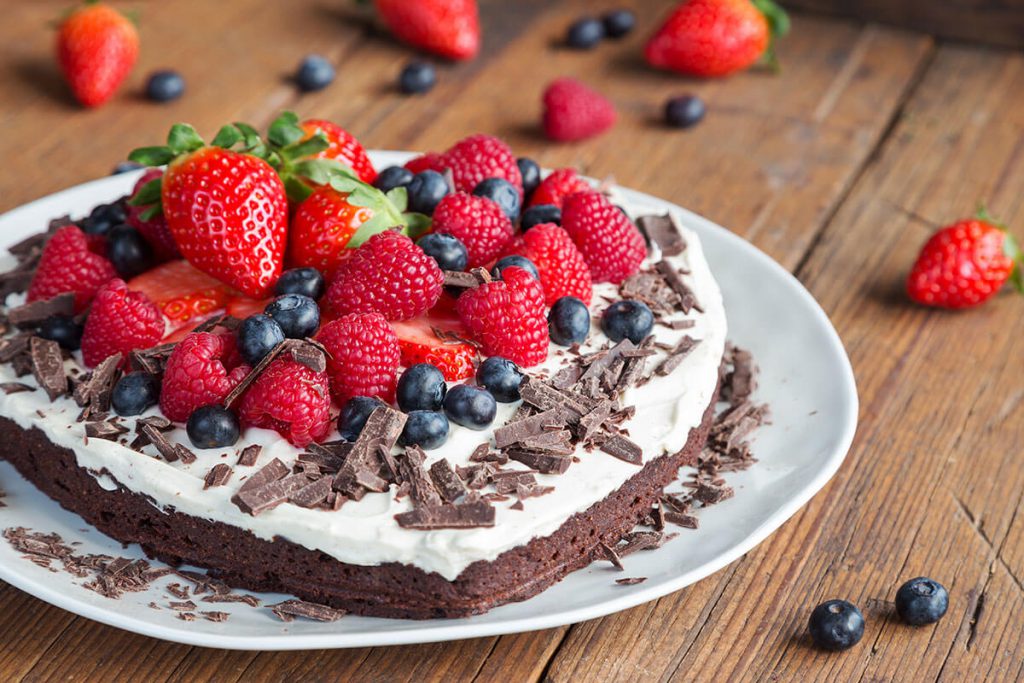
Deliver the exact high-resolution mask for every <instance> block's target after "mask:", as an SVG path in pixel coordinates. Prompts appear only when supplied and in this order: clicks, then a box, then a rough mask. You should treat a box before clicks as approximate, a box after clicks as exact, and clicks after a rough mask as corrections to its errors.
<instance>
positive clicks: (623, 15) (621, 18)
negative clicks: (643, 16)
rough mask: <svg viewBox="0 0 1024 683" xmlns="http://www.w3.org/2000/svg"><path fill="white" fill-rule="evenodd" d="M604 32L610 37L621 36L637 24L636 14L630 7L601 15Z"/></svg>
mask: <svg viewBox="0 0 1024 683" xmlns="http://www.w3.org/2000/svg"><path fill="white" fill-rule="evenodd" d="M601 23H603V24H604V34H605V35H606V36H608V37H609V38H621V37H622V36H624V35H626V34H627V33H629V32H630V31H632V30H633V27H634V26H636V15H635V14H633V13H632V12H631V11H629V10H628V9H617V10H612V11H610V12H605V13H604V14H602V15H601Z"/></svg>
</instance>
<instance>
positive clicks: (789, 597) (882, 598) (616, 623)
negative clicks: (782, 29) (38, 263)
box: [0, 0, 1024, 681]
mask: <svg viewBox="0 0 1024 683" xmlns="http://www.w3.org/2000/svg"><path fill="white" fill-rule="evenodd" d="M481 4H482V17H483V23H484V27H485V35H486V36H487V39H486V41H485V49H484V53H483V54H482V55H481V57H480V58H479V59H478V60H476V61H474V62H472V63H469V64H458V65H444V66H442V67H441V69H440V76H441V78H440V83H439V85H438V87H437V88H435V89H434V90H433V91H432V92H431V93H429V94H427V95H425V96H422V97H416V98H405V97H401V96H399V95H398V94H397V93H396V92H395V91H394V88H393V82H394V78H395V76H396V74H397V72H398V70H399V69H400V68H401V66H402V65H403V64H404V63H405V62H406V61H407V60H408V59H409V58H410V52H409V51H408V50H406V49H405V48H403V47H401V46H398V45H396V44H394V43H393V42H391V41H390V40H387V39H383V38H381V37H380V35H379V34H378V33H377V32H375V31H374V30H372V29H370V28H369V27H368V26H367V24H365V23H364V22H363V20H362V19H361V18H359V15H356V14H353V12H352V10H348V9H344V7H345V6H344V5H343V4H342V3H326V2H301V3H299V2H295V3H263V2H257V1H256V0H239V1H235V2H231V3H206V2H202V0H178V1H177V2H175V3H147V4H146V5H145V8H144V13H143V22H142V28H141V31H142V36H143V41H144V49H143V56H142V61H141V64H140V67H139V68H138V69H137V70H136V71H135V73H134V74H133V76H132V77H131V81H130V87H129V88H127V89H126V92H125V94H124V95H122V96H121V97H119V98H118V99H117V100H115V101H114V102H112V103H111V104H110V105H109V106H107V107H104V108H103V109H100V110H97V111H81V110H78V109H76V108H75V107H74V106H73V104H71V102H70V100H69V98H68V96H67V95H66V94H65V91H64V89H63V87H62V85H61V84H60V82H59V79H58V78H57V76H56V74H55V71H54V70H53V66H52V63H51V62H50V60H49V39H50V37H49V34H47V33H46V32H45V31H44V30H42V28H41V27H43V26H44V25H45V22H46V21H47V20H49V19H50V18H51V17H52V16H54V15H55V14H57V13H58V11H59V10H60V8H62V7H63V3H60V2H58V1H57V0H52V1H51V0H47V1H46V2H37V3H24V7H19V10H18V11H17V12H15V13H13V14H12V15H10V17H9V20H8V21H6V22H5V23H3V24H0V63H3V64H5V65H10V66H11V67H12V68H10V69H5V70H0V92H2V93H4V96H3V99H2V100H0V123H3V130H4V131H5V132H4V134H3V135H2V136H0V155H3V158H5V160H6V164H7V166H6V168H5V172H4V174H3V175H2V176H0V210H6V209H8V208H11V207H13V206H16V205H18V204H20V203H22V202H24V201H27V200H29V199H33V198H35V197H38V196H41V195H43V194H46V193H49V192H52V191H56V190H58V189H61V188H63V187H66V186H68V185H72V184H75V183H78V182H81V181H83V180H86V179H88V178H91V177H96V176H100V175H103V174H105V173H106V172H107V171H108V169H109V168H110V166H112V165H113V163H114V162H115V161H116V160H117V159H119V158H121V157H122V156H123V155H124V153H126V152H127V150H128V149H130V148H131V147H134V146H137V145H140V144H149V143H152V142H154V141H157V140H159V139H161V138H162V136H163V135H164V134H165V132H166V129H167V127H168V126H169V125H170V123H172V122H174V121H176V120H179V119H186V120H189V121H191V122H192V123H194V124H196V125H197V127H199V129H200V130H201V131H202V132H203V133H205V134H207V135H211V134H212V133H213V131H214V130H215V129H216V127H217V126H218V125H219V124H220V123H221V122H223V121H227V120H238V119H246V120H252V121H253V122H254V123H256V124H260V125H262V124H265V123H266V122H268V121H269V120H270V119H271V118H272V117H273V115H274V114H275V113H276V112H277V111H278V110H280V109H281V108H284V107H290V108H294V109H295V110H296V111H297V112H298V113H299V114H300V115H314V114H315V115H317V116H322V117H325V118H331V119H334V120H337V121H338V122H340V123H342V124H343V125H344V126H346V127H347V128H349V129H350V130H352V131H353V132H354V133H355V134H356V135H358V136H359V137H360V138H361V139H362V140H363V141H364V142H365V143H366V144H367V146H369V147H380V148H393V149H394V148H399V149H421V150H427V149H443V148H444V147H446V146H447V145H449V144H450V143H451V142H453V141H454V140H456V139H457V138H459V137H462V136H463V135H465V134H468V133H471V132H477V131H483V132H490V133H495V134H498V135H501V136H503V137H505V138H506V139H508V141H509V142H510V143H511V144H512V145H513V147H514V148H515V149H516V150H517V152H519V153H521V154H528V155H530V156H533V157H534V158H536V159H537V160H538V161H540V162H541V163H542V164H544V165H546V166H549V167H554V166H559V165H567V164H574V165H579V166H580V167H581V168H583V169H584V170H585V171H586V172H588V173H591V174H593V175H596V176H599V177H603V176H607V175H611V174H614V175H615V176H616V177H617V178H618V179H619V180H620V181H621V182H623V183H624V184H626V185H629V186H632V187H636V188H638V189H642V190H644V191H647V192H650V193H651V194H655V195H658V196H662V197H665V198H666V199H669V200H671V201H675V202H678V203H680V204H682V205H684V206H687V207H688V208H691V209H694V210H696V211H698V212H700V213H703V214H705V215H707V216H708V217H710V218H712V219H713V220H716V221H718V222H720V223H722V224H724V225H727V226H729V227H730V228H731V229H733V230H735V231H736V232H737V233H739V234H741V235H743V236H744V237H746V238H747V239H750V240H751V241H753V242H754V243H755V244H757V245H758V246H760V247H761V248H762V249H765V250H766V251H767V252H768V253H769V254H771V255H772V256H773V257H774V258H776V259H777V260H779V261H780V262H781V263H783V265H785V266H786V267H788V268H790V269H793V270H795V271H796V272H797V274H798V275H799V277H800V278H801V279H802V280H803V281H804V282H805V283H806V284H807V285H808V287H809V288H810V289H811V290H812V292H813V293H814V294H815V296H817V297H818V298H819V300H820V301H821V302H822V304H823V305H824V306H825V308H826V310H827V311H828V312H829V314H830V315H831V316H832V318H833V320H834V322H835V324H836V326H837V328H838V329H839V332H840V334H841V336H842V338H843V339H844V341H845V343H846V345H847V348H848V350H849V352H850V354H851V357H852V359H853V362H854V365H855V370H856V374H857V380H858V384H859V389H860V392H861V399H862V406H863V407H862V416H861V427H860V431H859V434H858V437H857V441H856V444H855V447H854V450H853V452H852V453H851V456H850V459H849V460H848V462H847V463H846V464H845V465H844V467H843V469H842V470H841V472H840V473H839V475H837V477H836V479H835V480H834V481H833V482H832V484H830V486H829V487H828V488H827V489H826V490H825V491H824V492H823V493H822V494H820V495H818V496H817V497H815V498H814V499H813V500H812V501H811V503H810V504H809V505H808V506H807V507H805V508H804V509H803V510H802V511H801V512H800V513H799V514H797V515H796V516H795V517H794V518H793V519H792V520H791V521H790V522H788V523H787V524H786V525H784V526H783V527H782V528H781V529H780V530H779V531H778V532H776V534H775V535H773V536H772V537H771V538H770V539H769V540H768V541H767V542H765V543H764V544H762V545H761V546H759V547H758V548H757V549H756V550H754V551H753V552H751V553H750V554H748V555H747V556H746V557H744V558H743V559H741V560H740V561H738V562H736V563H734V564H733V565H731V566H729V567H727V568H726V569H724V570H722V571H721V572H719V573H718V574H716V575H714V576H712V577H710V578H708V579H706V580H704V581H702V582H700V583H698V584H696V585H694V586H692V587H690V588H688V589H686V590H684V591H681V592H679V593H676V594H673V595H669V596H666V597H664V598H662V599H660V600H657V601H655V602H653V603H650V604H647V605H642V606H639V607H637V608H634V609H632V610H628V611H626V612H622V613H619V614H616V615H612V616H609V617H606V618H603V619H598V620H593V621H590V622H586V623H583V624H578V625H575V626H572V627H562V628H557V629H551V630H547V631H539V632H534V633H525V634H517V635H513V636H503V637H492V638H481V639H475V640H468V641H459V642H452V643H446V644H431V645H421V646H410V647H401V648H365V649H356V650H348V651H331V652H318V653H315V655H314V656H309V655H302V654H298V653H258V652H222V651H216V650H209V649H203V648H191V647H187V646H180V645H173V644H169V643H163V642H160V641H156V640H152V639H148V638H145V637H142V636H136V635H132V634H128V633H125V632H122V631H118V630H116V629H112V628H109V627H105V626H101V625H98V624H95V623H93V622H89V621H87V620H84V619H80V618H77V617H73V616H72V615H70V614H68V613H66V612H63V611H61V610H59V609H56V608H53V607H49V606H47V605H45V604H43V603H41V602H39V601H37V600H35V599H34V598H31V597H29V596H28V595H26V594H24V593H21V592H19V591H17V590H15V589H13V588H11V587H10V586H6V585H3V584H0V645H2V648H0V680H5V681H6V680H11V681H18V680H52V679H61V680H96V679H106V680H124V679H132V680H147V681H150V680H151V681H191V680H205V679H210V680H213V679H215V680H218V681H220V680H223V681H250V680H265V681H275V680H297V681H305V680H324V679H335V680H352V681H361V680H406V681H420V680H445V681H449V680H478V681H533V680H541V679H545V680H552V681H562V680H565V681H569V680H573V679H575V680H667V679H678V680H766V679H772V678H774V679H778V680H928V679H943V680H951V681H958V680H968V679H971V678H980V677H981V676H982V674H983V673H984V674H987V676H988V677H989V678H990V679H992V680H997V679H998V680H1010V679H1013V678H1019V677H1020V676H1021V675H1022V671H1021V665H1022V660H1024V657H1022V654H1021V653H1022V652H1024V643H1022V642H1021V639H1022V638H1024V630H1022V629H1021V626H1022V623H1024V620H1022V618H1021V616H1020V615H1021V614H1022V613H1024V605H1022V604H1021V602H1022V600H1024V582H1022V581H1024V512H1022V509H1021V508H1022V504H1024V494H1022V491H1024V470H1022V469H1021V468H1020V467H1019V466H1017V465H1016V460H1017V458H1018V450H1019V444H1020V443H1021V442H1022V441H1024V439H1022V437H1024V434H1022V431H1024V427H1022V425H1024V421H1022V419H1021V418H1022V416H1024V407H1022V406H1024V389H1021V388H1020V384H1019V380H1018V378H1019V372H1014V371H1011V370H1007V368H1016V367H1018V366H1019V362H1020V358H1021V357H1022V351H1024V349H1022V345H1024V341H1022V339H1024V335H1022V334H1021V332H1022V331H1024V329H1022V326H1024V322H1022V320H1024V319H1022V317H1021V316H1020V313H1019V311H1020V308H1019V306H1020V304H1019V302H1017V301H1014V300H1013V299H1012V297H1009V296H1004V297H1000V298H999V299H998V300H997V301H996V302H994V303H993V304H992V305H990V306H987V307H985V308H983V309H981V310H979V311H975V312H970V313H966V314H962V315H942V314H935V313H928V312H925V311H921V310H919V309H916V308H913V307H910V306H908V305H906V304H905V303H904V299H903V297H902V295H901V293H900V287H901V281H902V278H903V277H904V274H905V272H906V269H907V267H908V265H909V263H910V261H911V260H912V258H913V255H914V253H915V251H916V249H917V248H918V247H919V246H920V243H921V242H922V241H923V240H924V239H925V237H926V236H927V235H928V234H929V232H930V231H931V230H932V229H933V227H934V225H935V224H938V223H940V222H942V221H945V220H948V219H950V218H952V217H958V216H960V215H962V214H965V213H969V211H970V210H971V208H972V207H973V205H974V203H975V200H977V199H979V198H985V199H987V200H988V202H989V205H990V206H991V207H992V209H993V211H995V212H997V213H998V214H999V215H1001V216H1003V217H1004V218H1005V219H1006V220H1008V221H1011V224H1012V222H1013V221H1014V220H1017V221H1020V220H1024V206H1022V199H1021V195H1020V191H1019V190H1020V188H1021V186H1022V182H1024V155H1022V149H1024V146H1022V144H1021V143H1020V140H1019V131H1020V129H1021V128H1022V127H1024V113H1022V108H1021V107H1020V104H1019V102H1018V100H1019V99H1020V95H1019V94H1018V93H1020V92H1022V87H1021V86H1022V85H1024V60H1022V58H1021V57H1020V56H1016V55H1010V54H1003V53H998V52H992V51H988V50H984V49H975V48H965V47H949V46H945V47H941V48H939V49H936V48H935V47H934V45H933V41H932V39H931V38H929V37H928V36H926V35H923V34H914V33H908V32H904V31H900V30H894V29H888V28H881V27H878V26H874V25H868V26H861V25H857V24H854V23H851V22H845V21H840V20H829V19H820V18H812V17H807V16H802V15H800V16H797V17H796V18H795V19H796V20H795V23H794V31H793V33H792V35H791V36H790V38H788V39H787V40H786V41H785V42H784V43H783V44H782V45H781V58H782V60H783V63H784V64H785V68H784V70H783V71H782V73H781V74H780V75H777V76H773V75H769V74H765V73H758V72H751V73H747V74H742V75H739V76H737V77H734V78H730V79H727V80H723V81H714V82H696V81H690V80H685V79H679V78H677V77H675V76H671V75H668V74H662V73H656V72H652V71H650V70H648V69H646V68H645V67H644V66H643V65H642V63H640V62H639V60H638V59H637V57H636V55H637V53H638V50H639V47H640V45H641V44H642V43H643V40H644V38H645V35H646V34H647V33H649V31H650V30H652V29H653V27H654V25H655V24H656V22H657V20H658V18H659V16H660V13H661V11H662V10H663V9H664V8H667V7H668V6H669V5H670V4H671V3H670V2H668V1H667V0H666V1H665V2H658V3H657V6H655V3H654V2H648V1H644V0H626V1H624V2H619V3H617V4H619V5H624V6H632V7H634V8H636V9H638V10H641V11H639V12H638V14H639V19H640V26H639V28H638V30H637V31H636V32H634V33H633V34H632V35H631V36H629V37H628V38H626V39H625V40H623V41H621V42H615V43H608V44H605V45H602V46H601V47H600V48H599V49H598V50H596V51H594V52H588V53H579V52H572V51H567V50H564V49H560V48H558V47H557V42H558V40H559V38H560V37H561V35H562V34H563V32H564V30H565V27H566V25H567V23H568V22H569V21H570V20H571V19H573V18H575V17H577V16H578V15H580V14H581V13H583V12H584V11H587V10H588V9H590V11H593V10H592V6H591V3H589V2H584V1H583V0H577V1H575V2H560V3H549V2H544V1H543V0H529V2H516V3H509V2H502V1H501V0H489V1H487V2H483V3H481ZM182 16H186V17H188V18H189V20H188V23H189V25H190V27H191V29H190V30H189V31H186V32H174V33H173V34H172V33H170V32H167V31H164V30H161V27H162V26H166V25H168V23H169V22H170V21H171V20H172V18H175V17H182ZM313 51H318V52H322V53H324V54H326V55H328V56H329V57H330V58H332V59H333V60H334V61H336V62H337V63H338V65H339V81H338V82H337V83H336V84H335V85H334V86H332V87H331V88H328V89H327V90H325V91H322V92H320V93H316V94H312V95H307V96H302V97H300V96H298V95H297V93H296V92H295V90H294V88H293V87H292V86H291V85H290V84H289V83H288V82H287V76H288V74H289V72H290V71H291V70H292V69H293V68H294V65H295V64H297V62H298V61H299V60H300V59H301V57H302V56H303V55H304V54H305V53H307V52H313ZM166 65H174V66H175V67H176V68H179V69H180V70H181V71H182V72H183V73H184V74H185V76H186V78H187V79H188V84H189V91H188V94H187V96H186V97H185V98H183V99H182V100H181V101H179V102H176V103H174V104H171V105H169V106H164V107H160V106H155V105H150V104H148V103H145V102H141V101H139V98H138V95H137V93H138V91H139V90H140V88H141V84H142V82H143V80H144V74H145V73H146V72H147V71H148V70H149V69H151V68H156V67H158V66H166ZM566 74H569V75H573V76H575V77H577V78H580V79H582V80H584V81H586V82H588V83H590V84H591V85H593V86H595V87H597V88H598V89H600V90H601V91H602V92H604V93H606V94H607V95H608V96H609V97H610V98H611V99H612V100H613V101H614V102H615V103H616V105H617V107H618V109H619V111H620V116H621V120H620V122H619V124H618V125H617V126H616V128H615V129H614V130H612V131H611V132H610V133H608V134H607V135H605V136H602V137H600V138H598V139H596V140H592V141H587V142H583V143H578V144H573V145H552V144H550V143H548V142H547V141H545V140H544V139H543V138H542V137H541V136H540V134H539V131H538V126H537V121H538V108H539V105H538V101H539V96H540V92H541V90H542V89H543V87H544V85H545V83H546V82H547V81H548V80H550V79H552V78H554V77H556V76H560V75H566ZM682 92H693V93H697V94H699V95H700V96H701V97H703V98H704V99H705V100H706V101H707V103H708V108H709V115H708V117H707V119H706V120H705V121H704V122H703V123H702V124H701V126H699V127H698V128H696V129H694V130H692V131H687V132H679V131H669V130H666V129H664V128H663V127H662V126H661V125H660V123H659V116H660V107H661V105H662V103H663V102H664V100H665V99H667V98H668V97H669V96H671V95H674V94H679V93H682ZM125 131H130V135H126V133H125ZM965 358H969V359H970V360H969V363H968V362H965ZM923 573H927V574H929V575H932V576H934V577H935V578H937V579H939V580H942V581H944V582H945V583H946V585H947V586H948V587H949V588H950V590H951V594H952V596H953V597H952V604H951V609H950V614H949V616H947V617H946V619H944V620H943V621H942V622H941V623H940V624H939V625H938V626H936V627H934V628H924V629H909V628H907V627H905V626H901V625H900V624H899V623H898V622H897V621H896V620H895V619H894V617H893V614H892V607H891V603H890V602H889V601H891V599H892V597H893V594H894V592H895V589H896V587H897V586H898V585H899V583H900V582H901V581H902V580H905V579H907V578H910V577H912V576H916V575H918V574H923ZM828 597H845V598H848V599H851V600H854V601H856V602H858V603H859V604H860V605H861V606H862V607H863V608H864V610H865V614H866V616H867V617H868V620H869V626H868V632H867V634H866V635H865V640H864V642H863V643H862V644H861V645H860V646H859V647H858V648H857V649H855V650H853V651H851V652H849V653H846V654H845V655H843V656H839V657H837V656H828V655H823V654H821V653H818V652H816V651H815V650H813V649H811V648H810V647H809V645H808V643H807V641H806V638H805V636H804V628H805V620H806V616H807V614H808V612H809V610H810V608H811V607H812V606H813V605H814V604H815V603H816V602H818V601H819V600H821V599H824V598H828Z"/></svg>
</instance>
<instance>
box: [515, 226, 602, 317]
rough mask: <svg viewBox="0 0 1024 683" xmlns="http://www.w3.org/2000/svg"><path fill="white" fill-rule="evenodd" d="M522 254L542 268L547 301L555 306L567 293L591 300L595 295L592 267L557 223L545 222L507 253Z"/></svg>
mask: <svg viewBox="0 0 1024 683" xmlns="http://www.w3.org/2000/svg"><path fill="white" fill-rule="evenodd" d="M511 254H519V255H520V256H525V257H526V258H528V259H530V260H531V261H532V262H533V264H534V265H535V266H537V270H538V271H539V272H540V283H541V285H542V286H543V287H544V303H545V304H547V305H548V306H553V305H554V303H555V302H556V301H558V300H559V299H561V298H562V297H563V296H574V297H576V298H577V299H580V300H581V301H582V302H583V303H585V304H588V305H589V304H590V299H591V297H592V295H593V289H592V287H591V280H590V270H589V268H588V267H587V262H586V261H585V260H583V254H581V253H580V251H579V249H577V248H576V245H575V244H574V243H573V241H572V238H571V237H569V234H568V233H567V232H566V231H565V230H563V229H562V228H560V227H558V226H557V225H554V224H553V223H541V224H540V225H536V226H534V227H532V228H530V229H529V230H527V231H526V233H525V234H523V236H522V237H520V238H518V239H516V240H514V241H513V242H512V243H510V244H509V245H508V246H507V247H506V248H505V251H504V252H503V253H502V255H503V256H508V255H511Z"/></svg>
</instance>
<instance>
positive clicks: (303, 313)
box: [264, 294, 320, 339]
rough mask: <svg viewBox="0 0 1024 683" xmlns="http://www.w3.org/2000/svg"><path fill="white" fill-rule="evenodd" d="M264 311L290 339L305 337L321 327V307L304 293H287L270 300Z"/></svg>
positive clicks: (310, 335)
mask: <svg viewBox="0 0 1024 683" xmlns="http://www.w3.org/2000/svg"><path fill="white" fill-rule="evenodd" d="M264 313H266V314H267V315H269V316H270V317H271V318H273V319H274V322H276V323H277V324H278V325H280V327H281V331H282V332H284V336H286V337H288V338H289V339H304V338H305V337H312V336H313V335H314V334H316V331H317V329H319V327H320V307H319V306H317V305H316V301H314V300H313V299H310V298H309V297H308V296H303V295H302V294H285V295H284V296H279V297H277V298H276V299H274V300H273V301H272V302H270V305H268V306H267V308H266V309H265V310H264Z"/></svg>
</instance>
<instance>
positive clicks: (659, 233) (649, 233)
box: [636, 213, 686, 256]
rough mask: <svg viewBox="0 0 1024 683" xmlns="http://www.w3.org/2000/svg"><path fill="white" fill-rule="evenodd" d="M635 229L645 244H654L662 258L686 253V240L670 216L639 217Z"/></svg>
mask: <svg viewBox="0 0 1024 683" xmlns="http://www.w3.org/2000/svg"><path fill="white" fill-rule="evenodd" d="M636 227H637V228H638V229H639V230H640V233H641V234H642V235H643V236H644V240H645V241H646V242H647V244H648V245H651V244H656V245H657V246H658V248H659V249H660V250H661V253H662V255H664V256H678V255H679V254H682V253H683V252H684V251H686V240H685V239H684V238H683V235H682V233H681V232H680V231H679V226H678V225H677V224H676V221H675V218H674V217H673V216H672V214H668V213H666V214H665V215H663V216H657V215H648V216H639V217H638V218H637V219H636Z"/></svg>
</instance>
